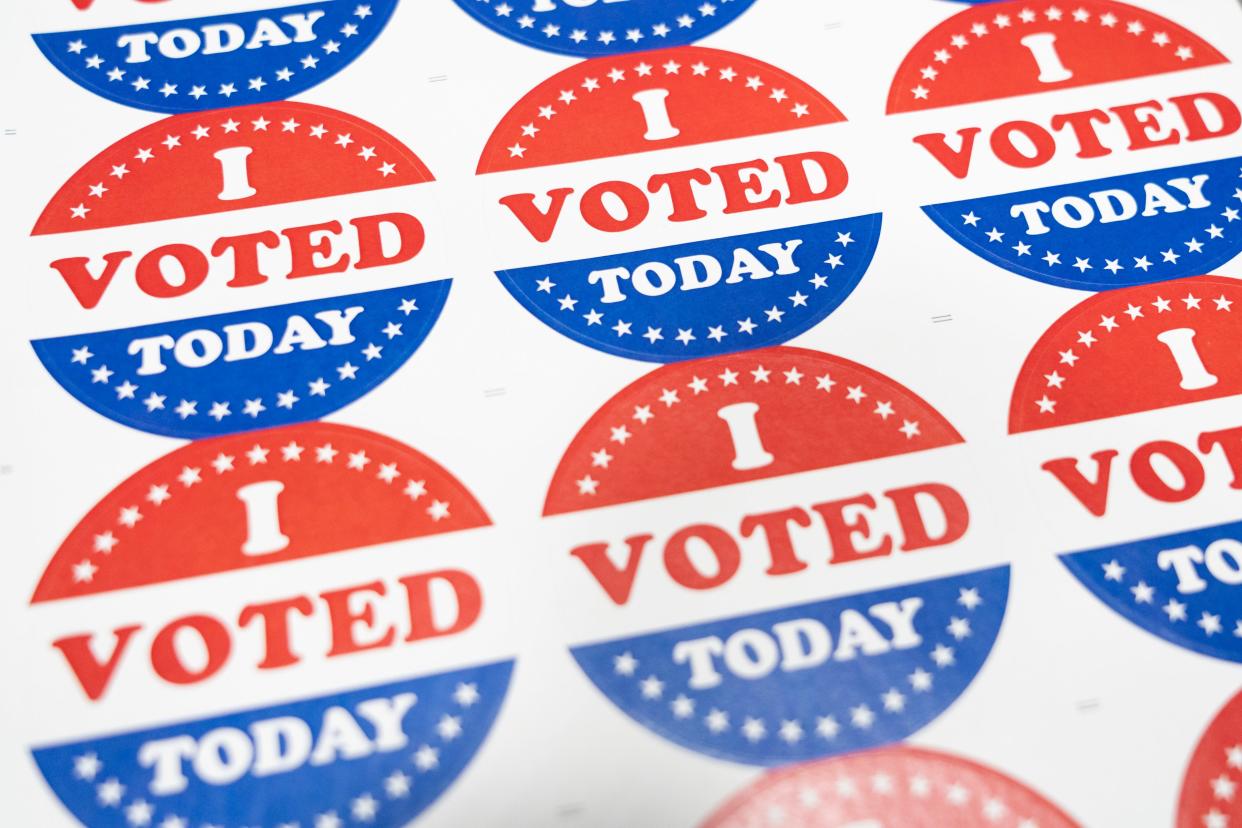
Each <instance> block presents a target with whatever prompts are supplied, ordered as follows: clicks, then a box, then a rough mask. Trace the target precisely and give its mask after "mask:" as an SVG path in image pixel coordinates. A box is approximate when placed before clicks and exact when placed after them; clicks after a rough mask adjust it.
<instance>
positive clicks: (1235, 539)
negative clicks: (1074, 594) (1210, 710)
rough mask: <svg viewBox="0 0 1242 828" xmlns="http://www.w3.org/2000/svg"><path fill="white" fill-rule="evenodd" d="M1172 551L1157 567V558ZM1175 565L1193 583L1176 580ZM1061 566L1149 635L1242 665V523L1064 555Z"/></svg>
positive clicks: (1183, 578) (1158, 562)
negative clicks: (1184, 570) (1185, 572)
mask: <svg viewBox="0 0 1242 828" xmlns="http://www.w3.org/2000/svg"><path fill="white" fill-rule="evenodd" d="M1170 550H1172V551H1173V552H1172V554H1171V555H1166V556H1165V559H1164V566H1163V567H1162V566H1161V553H1162V552H1169V551H1170ZM1176 550H1184V551H1182V552H1178V551H1176ZM1192 550H1197V551H1192ZM1175 558H1184V559H1185V560H1184V561H1183V562H1182V563H1181V564H1180V566H1181V567H1183V568H1187V567H1189V569H1188V570H1187V571H1188V572H1193V573H1194V575H1189V574H1187V575H1186V576H1184V577H1183V576H1179V574H1178V565H1175V564H1174V559H1175ZM1209 558H1210V559H1213V560H1212V561H1209V560H1208V559H1209ZM1061 563H1063V564H1065V566H1066V568H1068V569H1069V571H1070V572H1072V573H1073V574H1074V577H1075V578H1077V579H1078V580H1079V581H1080V582H1082V584H1083V585H1084V586H1086V587H1087V589H1089V590H1091V592H1092V593H1093V594H1094V595H1095V597H1097V598H1099V599H1100V600H1101V601H1103V602H1104V604H1105V605H1106V606H1108V607H1109V608H1110V609H1112V610H1113V611H1115V612H1117V613H1118V614H1120V615H1121V616H1122V617H1123V618H1125V619H1127V620H1128V621H1130V622H1131V623H1133V624H1137V625H1138V626H1139V627H1142V628H1143V629H1144V630H1147V632H1149V633H1151V634H1152V635H1157V636H1159V637H1160V638H1163V639H1164V640H1165V641H1168V642H1170V643H1172V644H1176V645H1177V646H1179V647H1184V648H1186V649H1188V650H1193V651H1194V652H1196V653H1201V654H1203V655H1206V656H1211V657H1213V658H1219V659H1223V660H1225V661H1235V662H1242V600H1240V599H1242V522H1239V523H1223V524H1220V525H1218V526H1207V527H1204V528H1201V529H1192V530H1190V531H1188V532H1179V533H1177V534H1172V535H1161V536H1159V537H1154V538H1147V539H1145V540H1139V541H1132V542H1130V543H1123V544H1118V545H1116V546H1105V547H1101V548H1099V549H1088V550H1085V551H1082V552H1068V553H1065V554H1063V555H1061ZM1209 564H1210V565H1209ZM1212 570H1215V571H1216V572H1217V573H1218V574H1223V575H1224V576H1225V577H1224V579H1223V580H1222V578H1220V577H1217V576H1216V575H1213V571H1212ZM1231 580H1232V581H1233V583H1229V581H1231Z"/></svg>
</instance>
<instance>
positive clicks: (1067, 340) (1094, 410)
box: [1009, 276, 1242, 433]
mask: <svg viewBox="0 0 1242 828" xmlns="http://www.w3.org/2000/svg"><path fill="white" fill-rule="evenodd" d="M1239 353H1242V281H1238V280H1237V279H1228V278H1225V277H1222V276H1196V277H1193V278H1190V279H1177V280H1174V281H1170V282H1157V283H1155V284H1151V285H1140V286H1138V287H1131V288H1122V289H1120V290H1111V291H1107V292H1105V293H1100V294H1097V295H1095V296H1092V297H1091V298H1090V299H1087V300H1086V301H1084V302H1082V303H1080V304H1078V305H1077V306H1075V307H1074V308H1073V309H1071V310H1070V311H1069V312H1068V313H1066V314H1065V315H1064V316H1062V317H1061V318H1060V319H1058V320H1057V321H1056V322H1054V323H1053V325H1052V327H1050V328H1049V329H1048V331H1047V332H1046V333H1045V334H1044V335H1043V336H1042V337H1041V338H1040V340H1039V342H1037V343H1036V344H1035V347H1034V348H1032V349H1031V353H1030V355H1029V356H1028V357H1027V358H1026V362H1025V363H1024V364H1023V366H1022V370H1021V372H1020V373H1019V374H1018V381H1017V383H1016V384H1015V386H1014V391H1013V399H1012V401H1011V402H1010V408H1009V431H1010V433H1017V432H1020V431H1035V430H1037V429H1041V428H1053V427H1055V426H1063V425H1069V424H1071V423H1081V422H1086V421H1088V420H1100V419H1104V418H1106V417H1119V416H1121V415H1123V414H1133V413H1136V412H1139V411H1149V410H1152V409H1157V408H1167V407H1169V406H1173V405H1181V404H1183V403H1190V402H1197V401H1199V400H1210V399H1216V398H1218V397H1229V396H1233V395H1235V394H1242V361H1240V360H1239V359H1238V354H1239Z"/></svg>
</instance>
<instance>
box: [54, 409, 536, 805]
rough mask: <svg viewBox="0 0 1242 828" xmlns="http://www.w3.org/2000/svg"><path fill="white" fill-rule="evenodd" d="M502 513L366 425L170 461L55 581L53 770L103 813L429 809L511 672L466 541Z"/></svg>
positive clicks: (264, 435) (472, 749) (94, 518)
mask: <svg viewBox="0 0 1242 828" xmlns="http://www.w3.org/2000/svg"><path fill="white" fill-rule="evenodd" d="M488 522H489V521H488V518H487V515H486V514H485V513H484V511H483V509H482V508H481V507H480V506H479V504H478V503H477V501H475V500H474V498H473V497H472V496H471V494H470V492H469V491H468V490H467V489H466V488H465V487H464V486H463V485H462V484H461V483H460V482H458V481H457V480H456V479H455V478H453V476H452V475H451V474H449V473H448V472H447V471H445V470H444V469H443V468H442V467H440V466H439V465H438V464H436V463H435V462H434V461H432V460H430V459H429V458H427V457H426V456H424V455H422V454H421V453H419V452H417V451H415V450H413V449H410V448H408V447H406V446H404V445H402V444H400V443H398V442H396V441H394V440H391V439H388V438H386V437H382V436H380V435H378V434H373V433H371V432H367V431H363V430H361V429H356V428H351V427H346V426H340V425H329V424H325V423H310V424H303V425H295V426H287V427H284V428H278V429H273V430H266V431H258V432H252V433H248V434H244V435H233V436H228V437H222V438H216V439H208V440H202V441H198V442H194V443H191V444H189V445H187V446H185V447H183V448H181V449H178V450H176V451H174V452H172V453H171V454H169V455H167V456H165V457H163V458H161V459H159V460H156V461H155V462H154V463H152V464H150V465H149V466H147V467H146V468H144V469H142V470H141V471H139V472H138V473H136V474H135V475H134V476H133V477H131V478H129V479H128V480H126V481H124V482H123V483H121V484H120V485H119V486H117V488H116V489H115V490H114V491H113V492H111V493H110V494H109V495H108V496H107V497H105V498H104V499H103V500H101V501H100V503H99V504H98V505H97V506H96V507H95V508H94V509H92V510H91V512H90V513H89V514H88V515H87V516H86V517H84V518H83V519H82V521H81V522H80V523H79V524H78V526H77V527H76V528H75V529H74V530H73V531H72V532H71V533H70V534H69V536H68V537H67V538H66V539H65V541H64V543H63V544H62V545H61V547H60V549H59V551H58V552H57V553H56V555H55V556H54V558H53V559H52V561H51V563H50V564H49V565H48V567H47V570H46V571H45V573H44V576H43V579H42V581H41V582H40V584H39V586H38V588H37V590H36V592H35V594H34V596H33V598H32V606H31V620H30V628H29V630H30V635H31V636H32V638H33V639H35V640H36V641H37V642H38V643H37V645H36V646H37V647H39V648H40V651H41V655H40V656H38V657H35V658H33V659H32V662H31V663H32V664H33V665H34V669H36V670H39V671H42V675H41V677H40V681H41V683H42V684H43V685H44V687H45V692H46V693H47V694H48V696H49V697H52V698H55V699H56V709H57V710H58V716H57V717H56V718H54V719H47V720H43V721H39V722H37V723H36V725H35V726H36V728H37V729H38V730H39V731H40V732H42V733H44V734H45V736H44V737H42V738H40V739H39V740H38V742H37V743H36V744H35V745H34V747H33V748H32V752H33V755H34V759H35V761H36V763H37V764H38V766H39V770H40V771H41V772H42V774H43V776H44V778H45V779H46V780H47V783H48V785H49V786H50V787H51V789H52V790H53V791H54V792H55V793H56V795H57V796H58V797H59V798H60V800H61V802H62V803H64V805H65V806H66V807H67V808H68V809H69V811H70V812H71V813H72V814H73V815H74V816H75V817H77V819H78V820H80V821H81V822H82V823H83V824H85V825H92V826H94V825H99V826H115V827H116V828H133V826H161V828H173V826H181V827H182V828H186V827H187V826H201V825H212V826H220V828H242V827H243V826H247V827H250V826H265V828H277V826H289V825H304V826H316V827H317V828H326V827H327V826H331V827H332V828H344V826H347V825H357V824H369V825H385V826H398V825H405V824H407V823H408V822H409V821H410V820H411V819H413V818H414V817H415V816H417V815H418V814H419V813H421V812H422V811H423V810H424V809H425V808H427V806H428V805H430V804H431V803H432V802H433V801H435V800H436V798H437V797H439V796H440V794H442V793H443V792H444V791H445V790H446V788H448V786H449V785H450V784H451V783H452V782H453V781H454V780H455V779H456V778H457V776H458V775H459V774H460V773H461V772H462V770H463V769H464V768H465V767H466V765H467V764H468V763H469V762H470V761H471V759H472V758H473V756H474V755H475V754H476V752H477V751H478V750H479V748H480V747H481V745H482V744H483V743H484V740H485V737H486V735H487V733H488V731H489V729H490V728H491V726H492V723H493V721H494V720H495V718H496V716H497V713H498V711H499V709H500V705H501V702H502V700H503V698H504V695H505V691H506V689H507V686H508V682H509V675H510V672H511V669H512V659H511V658H510V657H508V656H507V655H505V654H504V653H497V652H494V651H492V650H490V649H489V648H490V647H491V646H492V645H490V644H489V643H488V642H489V641H494V640H495V638H494V636H488V635H486V634H485V631H486V630H487V629H489V628H490V627H491V625H492V624H493V623H494V622H493V621H492V618H493V615H494V613H495V611H496V606H495V599H494V597H493V595H492V593H491V592H490V591H489V588H488V584H489V581H488V578H487V576H486V574H485V572H486V568H485V567H484V566H481V564H482V563H483V561H482V558H483V557H484V556H481V555H479V554H475V553H471V552H470V551H469V548H468V547H466V546H463V545H461V544H457V545H454V544H453V535H455V534H456V533H458V532H460V531H463V530H473V531H474V532H478V531H481V530H480V528H479V527H484V526H486V525H487V524H488ZM170 550H173V551H175V554H170ZM345 555H348V556H350V564H349V565H348V567H346V568H342V567H340V566H333V565H332V564H333V559H336V558H338V557H339V556H345Z"/></svg>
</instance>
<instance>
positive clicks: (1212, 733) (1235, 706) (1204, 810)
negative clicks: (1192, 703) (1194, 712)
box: [1177, 693, 1242, 828]
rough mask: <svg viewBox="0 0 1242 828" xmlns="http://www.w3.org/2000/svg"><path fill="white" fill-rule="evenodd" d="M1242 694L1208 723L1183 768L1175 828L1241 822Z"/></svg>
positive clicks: (1226, 824) (1192, 827)
mask: <svg viewBox="0 0 1242 828" xmlns="http://www.w3.org/2000/svg"><path fill="white" fill-rule="evenodd" d="M1239 777H1242V693H1239V694H1238V695H1236V696H1234V697H1233V698H1232V699H1231V700H1230V701H1229V703H1228V704H1226V705H1225V707H1224V709H1222V710H1221V711H1220V713H1218V714H1217V716H1216V718H1215V719H1213V720H1212V723H1211V724H1210V725H1208V729H1207V731H1206V732H1205V733H1204V734H1203V738H1202V739H1200V740H1199V745H1198V747H1196V748H1195V752H1194V755H1193V756H1192V757H1191V759H1190V763H1189V765H1187V767H1186V776H1185V778H1184V780H1183V781H1182V795H1181V799H1180V800H1179V802H1178V805H1177V828H1205V827H1206V828H1212V826H1217V825H1220V826H1229V825H1237V824H1238V823H1239V822H1240V821H1242V796H1238V795H1237V784H1238V780H1239Z"/></svg>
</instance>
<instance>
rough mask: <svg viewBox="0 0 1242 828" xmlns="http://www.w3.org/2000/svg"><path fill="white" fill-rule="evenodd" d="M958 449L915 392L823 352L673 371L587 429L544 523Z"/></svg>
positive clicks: (624, 396) (645, 382) (751, 356)
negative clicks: (751, 482) (564, 514)
mask: <svg viewBox="0 0 1242 828" xmlns="http://www.w3.org/2000/svg"><path fill="white" fill-rule="evenodd" d="M961 441H962V438H961V436H960V435H959V434H958V433H957V431H956V430H955V429H954V428H953V426H952V425H950V424H949V422H948V420H946V419H945V418H944V417H942V416H940V414H939V413H938V412H937V411H936V410H935V409H934V408H932V407H931V405H930V404H928V403H927V402H926V401H924V400H923V399H922V398H920V397H919V396H918V395H916V394H914V393H913V392H911V391H910V390H909V389H907V388H905V387H903V386H902V385H900V384H898V383H896V382H894V381H893V380H891V379H889V378H888V377H886V376H884V375H882V374H879V373H877V372H876V371H873V370H871V369H870V368H867V367H865V366H862V365H859V364H857V363H855V362H850V361H849V360H846V359H842V358H840V357H836V356H830V355H828V354H823V353H820V352H818V351H810V350H806V349H803V348H791V347H779V348H767V349H763V350H758V351H749V352H745V353H740V354H729V355H727V356H721V357H715V358H711V359H704V360H697V361H693V362H681V363H674V364H671V365H666V366H664V367H661V368H657V369H656V370H655V371H652V372H651V373H649V374H647V375H646V376H645V377H642V378H641V379H639V380H638V381H636V382H634V383H632V384H631V385H629V386H628V387H627V388H625V389H624V390H622V391H621V392H620V393H619V394H617V395H616V396H615V397H613V398H612V399H611V400H609V401H608V402H607V403H606V404H605V405H604V406H603V407H602V408H601V409H600V410H599V411H598V412H596V414H595V416H593V417H592V418H591V419H590V421H589V422H587V424H586V425H585V426H583V428H582V430H581V431H579V432H578V436H577V437H575V438H574V441H573V443H572V444H571V445H570V447H569V449H568V450H567V451H566V452H565V455H564V457H562V458H561V462H560V465H559V466H558V467H557V470H556V474H555V476H554V477H553V479H552V484H551V486H550V487H549V489H548V497H547V501H546V502H545V504H544V514H545V515H552V514H559V513H562V512H574V511H579V510H582V509H592V508H596V507H600V506H610V505H614V504H618V503H628V502H630V501H634V500H644V499H647V498H652V497H662V496H665V495H672V494H680V493H683V492H692V491H698V490H700V489H708V488H712V487H716V486H724V485H728V484H730V483H740V482H744V481H748V480H757V479H761V478H767V477H779V476H781V475H786V474H794V473H796V472H802V471H809V470H811V469H821V468H828V467H830V466H838V465H843V464H845V463H855V462H860V461H864V460H873V459H875V458H879V457H889V456H892V455H897V454H905V453H908V452H914V451H922V450H925V449H930V448H937V447H940V446H946V445H950V444H953V443H960V442H961Z"/></svg>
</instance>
